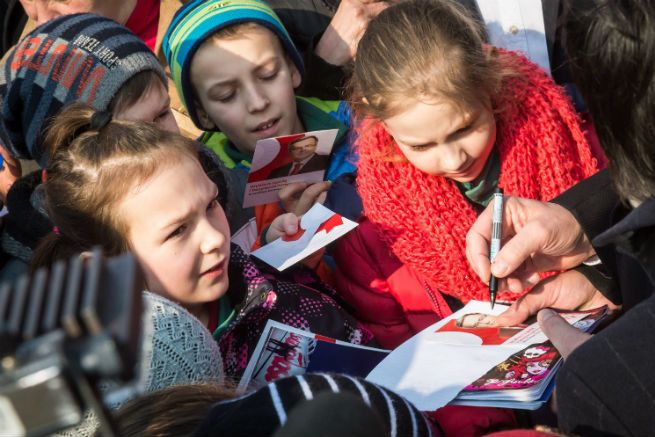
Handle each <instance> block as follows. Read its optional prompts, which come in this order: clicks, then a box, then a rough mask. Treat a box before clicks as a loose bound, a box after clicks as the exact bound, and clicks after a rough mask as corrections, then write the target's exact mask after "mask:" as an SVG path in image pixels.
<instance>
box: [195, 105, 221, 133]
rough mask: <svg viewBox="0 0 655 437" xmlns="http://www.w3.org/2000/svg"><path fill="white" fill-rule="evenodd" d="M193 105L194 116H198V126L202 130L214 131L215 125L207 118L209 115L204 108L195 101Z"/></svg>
mask: <svg viewBox="0 0 655 437" xmlns="http://www.w3.org/2000/svg"><path fill="white" fill-rule="evenodd" d="M194 104H195V105H196V114H198V121H200V124H201V125H202V129H203V130H215V129H216V127H217V126H216V123H214V121H213V120H212V119H211V118H210V117H209V114H207V111H205V108H203V107H202V105H201V104H200V102H198V101H197V100H196V101H194Z"/></svg>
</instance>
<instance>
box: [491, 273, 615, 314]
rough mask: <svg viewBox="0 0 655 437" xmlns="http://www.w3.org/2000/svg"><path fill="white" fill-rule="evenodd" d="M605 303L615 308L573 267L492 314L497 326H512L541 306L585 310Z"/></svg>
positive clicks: (542, 282) (548, 279) (547, 279)
mask: <svg viewBox="0 0 655 437" xmlns="http://www.w3.org/2000/svg"><path fill="white" fill-rule="evenodd" d="M603 305H607V306H608V307H609V308H610V309H616V308H617V306H616V305H614V304H613V303H612V302H611V301H610V300H609V299H607V298H606V297H605V296H603V294H602V293H601V292H600V291H598V290H597V289H596V288H595V287H594V286H593V285H592V284H591V282H589V280H588V279H587V278H586V277H585V275H583V274H582V273H580V272H578V271H576V270H569V271H568V272H564V273H560V274H559V275H556V276H551V277H549V278H546V279H544V280H543V281H541V282H539V283H538V284H537V285H536V286H535V287H534V288H532V290H530V292H529V293H528V294H526V295H524V296H522V297H520V298H519V299H518V300H517V301H516V302H514V303H513V304H512V306H510V307H509V308H508V309H507V311H505V312H504V313H502V314H500V315H499V316H498V317H496V324H497V325H499V326H515V325H518V324H520V323H523V322H524V321H525V320H526V319H527V318H528V317H530V316H532V315H534V314H537V313H538V312H539V310H541V309H543V308H558V309H566V310H587V309H592V308H598V307H602V306H603Z"/></svg>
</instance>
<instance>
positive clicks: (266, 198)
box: [243, 129, 339, 208]
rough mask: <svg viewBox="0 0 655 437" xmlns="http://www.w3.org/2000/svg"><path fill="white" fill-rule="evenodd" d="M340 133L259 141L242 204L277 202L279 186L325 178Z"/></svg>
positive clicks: (291, 136) (318, 132) (327, 132)
mask: <svg viewBox="0 0 655 437" xmlns="http://www.w3.org/2000/svg"><path fill="white" fill-rule="evenodd" d="M338 132H339V131H338V130H337V129H330V130H321V131H313V132H305V133H302V134H294V135H287V136H282V137H275V138H266V139H263V140H259V141H257V144H256V145H255V154H254V155H253V158H252V164H251V167H250V173H249V174H248V181H247V184H246V191H245V195H244V198H243V207H244V208H249V207H251V206H256V205H262V204H266V203H272V202H277V201H278V192H279V191H280V189H282V188H284V187H285V186H286V185H288V184H290V183H292V182H306V183H308V184H313V183H316V182H320V181H322V180H323V178H324V176H325V171H326V170H327V168H328V166H329V164H330V153H331V152H332V147H333V146H334V141H335V139H336V137H337V133H338Z"/></svg>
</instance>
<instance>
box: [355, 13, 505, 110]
mask: <svg viewBox="0 0 655 437" xmlns="http://www.w3.org/2000/svg"><path fill="white" fill-rule="evenodd" d="M502 58H503V57H502V56H500V55H499V53H498V52H497V51H496V50H494V49H493V48H491V47H489V46H486V45H485V32H484V30H483V28H482V26H481V24H480V23H479V22H478V21H477V20H476V19H475V18H473V17H472V16H471V15H470V14H469V13H468V11H467V10H466V9H464V8H463V7H462V6H460V5H458V4H456V3H455V2H453V1H448V0H409V1H405V2H401V3H398V4H395V5H393V6H390V7H389V8H387V9H385V10H384V11H382V12H381V13H380V14H379V15H378V16H377V17H375V18H374V19H373V20H372V21H371V23H370V24H369V26H368V28H367V30H366V33H365V34H364V36H363V37H362V39H361V41H360V42H359V46H358V48H357V58H356V59H355V64H354V70H353V75H352V78H351V80H350V83H349V88H350V93H351V96H352V105H353V107H354V109H355V111H356V113H357V114H358V115H359V116H368V117H373V118H376V119H378V120H384V119H386V118H389V117H391V116H393V115H395V114H397V113H398V112H400V111H402V110H403V102H404V101H407V99H408V98H411V97H415V98H417V99H420V100H424V99H428V100H434V99H446V100H447V101H449V102H450V103H452V104H453V105H455V106H458V107H461V108H464V107H475V106H478V105H480V104H481V103H482V104H486V102H492V101H493V100H494V97H495V96H496V95H497V93H498V92H499V90H500V86H501V82H502V80H503V78H504V77H505V76H507V75H511V74H513V71H512V69H511V68H508V67H507V66H506V63H505V62H503V59H502Z"/></svg>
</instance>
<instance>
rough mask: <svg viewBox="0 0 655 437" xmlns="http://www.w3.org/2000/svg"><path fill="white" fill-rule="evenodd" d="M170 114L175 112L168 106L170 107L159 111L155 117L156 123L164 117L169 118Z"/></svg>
mask: <svg viewBox="0 0 655 437" xmlns="http://www.w3.org/2000/svg"><path fill="white" fill-rule="evenodd" d="M170 115H173V112H172V111H171V108H168V109H166V110H165V111H163V112H161V113H159V114H158V115H157V116H156V117H155V123H157V122H158V121H161V120H163V119H164V118H167V117H168V116H170Z"/></svg>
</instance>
